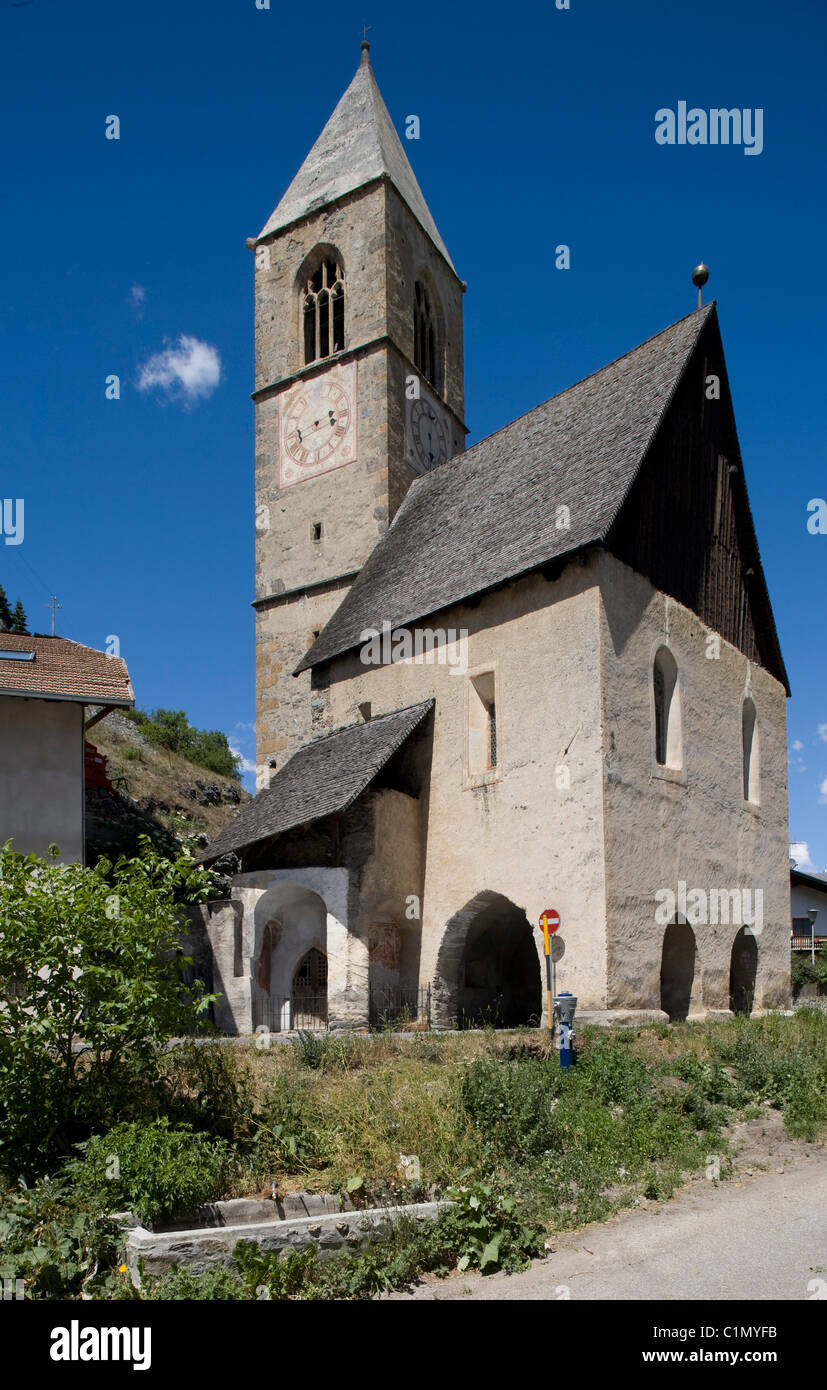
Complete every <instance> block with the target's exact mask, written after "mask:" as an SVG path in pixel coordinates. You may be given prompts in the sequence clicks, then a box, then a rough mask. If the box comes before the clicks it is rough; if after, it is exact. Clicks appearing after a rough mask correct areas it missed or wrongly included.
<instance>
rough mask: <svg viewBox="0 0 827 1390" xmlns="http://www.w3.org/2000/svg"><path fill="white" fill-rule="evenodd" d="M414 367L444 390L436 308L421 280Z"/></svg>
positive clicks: (416, 291)
mask: <svg viewBox="0 0 827 1390" xmlns="http://www.w3.org/2000/svg"><path fill="white" fill-rule="evenodd" d="M413 317H414V366H415V367H416V369H417V371H419V372H421V373H422V375H423V376H424V377H425V378H426V380H428V381H430V383H431V385H432V386H435V387H436V389H437V390H438V391H441V390H442V373H441V371H440V362H439V330H438V323H437V313H436V306H435V305H434V303H433V300H432V296H431V293H430V291H429V290H428V288H427V286H426V285H424V284H423V282H422V281H421V280H417V281H416V283H415V284H414V314H413Z"/></svg>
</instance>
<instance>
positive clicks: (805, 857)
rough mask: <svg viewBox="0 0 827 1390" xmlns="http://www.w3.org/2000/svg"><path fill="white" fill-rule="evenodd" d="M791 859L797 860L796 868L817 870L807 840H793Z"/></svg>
mask: <svg viewBox="0 0 827 1390" xmlns="http://www.w3.org/2000/svg"><path fill="white" fill-rule="evenodd" d="M790 858H791V859H794V860H795V862H796V867H797V868H799V869H815V864H814V863H813V861H812V859H811V858H810V850H809V846H808V844H807V841H806V840H793V841H792V842H791V844H790Z"/></svg>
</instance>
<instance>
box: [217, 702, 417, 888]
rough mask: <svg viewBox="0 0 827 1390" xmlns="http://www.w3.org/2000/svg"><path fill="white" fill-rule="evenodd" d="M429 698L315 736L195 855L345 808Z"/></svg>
mask: <svg viewBox="0 0 827 1390" xmlns="http://www.w3.org/2000/svg"><path fill="white" fill-rule="evenodd" d="M433 704H434V702H433V700H423V701H422V703H421V704H418V705H409V706H407V707H406V708H405V709H398V710H394V711H393V712H392V713H390V714H379V715H376V716H375V717H374V718H373V719H369V720H367V721H366V722H365V723H364V724H349V725H347V726H346V727H345V728H343V729H337V730H336V731H335V733H332V734H327V735H325V736H324V737H323V738H317V739H314V741H313V742H312V743H307V744H305V746H304V748H300V749H299V751H298V753H294V755H293V757H292V758H290V759H289V761H288V762H286V763H285V764H284V767H283V768H281V769H280V770H279V771H278V772H277V773H276V775H275V777H274V778H273V780H272V782H271V783H270V785H269V787H267V788H266V790H265V791H261V792H259V793H258V796H256V797H254V798H253V800H252V801H250V802H248V803H247V805H246V806H244V807H243V808H242V810H241V811H239V813H238V815H237V816H236V818H235V820H233V821H232V822H231V823H230V824H229V825H228V826H226V827H225V828H224V830H222V831H221V834H220V835H217V836H216V838H215V839H214V840H213V841H212V843H211V844H210V845H208V846H207V848H206V849H205V850H204V852H203V853H202V854H201V855H200V856H199V857H200V858H201V859H202V860H205V861H207V862H211V861H212V860H215V859H218V858H219V857H220V856H221V855H222V854H227V853H229V852H231V851H238V850H242V849H247V848H249V847H250V846H251V845H254V844H257V843H259V842H260V841H262V840H269V839H272V838H273V837H274V836H276V835H281V834H283V833H284V831H286V830H294V829H295V828H296V827H297V826H300V825H309V824H310V823H311V822H312V821H317V820H321V819H323V818H324V817H325V816H331V815H334V814H336V813H337V812H340V811H346V810H347V808H348V806H351V805H352V804H353V802H354V801H355V800H356V798H357V797H358V796H360V795H361V793H362V792H363V791H365V789H366V788H367V787H368V786H369V785H370V783H371V782H372V781H373V779H374V777H376V775H377V773H379V772H380V771H381V770H382V768H383V767H384V766H385V764H386V763H387V762H388V760H389V759H390V758H391V757H393V754H394V753H395V752H396V751H397V749H399V748H401V747H402V744H403V743H404V742H405V740H406V739H407V738H408V737H409V736H410V735H411V734H412V733H413V731H414V729H415V728H417V726H418V725H419V724H421V723H422V721H423V719H424V718H425V716H426V715H427V714H428V713H429V712H430V710H431V709H432V708H433Z"/></svg>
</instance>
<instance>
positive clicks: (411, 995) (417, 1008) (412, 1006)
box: [368, 985, 431, 1031]
mask: <svg viewBox="0 0 827 1390" xmlns="http://www.w3.org/2000/svg"><path fill="white" fill-rule="evenodd" d="M368 1021H369V1023H370V1026H371V1028H399V1029H401V1030H403V1031H404V1029H405V1028H414V1029H417V1028H430V1026H431V986H430V985H425V986H424V988H423V989H417V988H416V987H414V988H413V989H399V988H396V987H394V986H388V987H384V986H374V985H371V987H370V989H369V991H368Z"/></svg>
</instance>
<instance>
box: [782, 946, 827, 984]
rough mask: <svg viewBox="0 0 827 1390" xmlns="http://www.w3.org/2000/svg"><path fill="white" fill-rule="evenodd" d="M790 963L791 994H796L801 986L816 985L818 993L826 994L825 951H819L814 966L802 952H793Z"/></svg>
mask: <svg viewBox="0 0 827 1390" xmlns="http://www.w3.org/2000/svg"><path fill="white" fill-rule="evenodd" d="M791 955H792V959H791V962H790V980H791V982H792V989H793V994H794V995H795V994H798V993H799V992H800V990H801V987H802V985H810V984H812V985H818V989H819V993H820V994H823V993H827V951H820V952H819V953H818V955H817V956H816V959H815V964H813V962H812V961H811V960H810V957H809V956H808V955H806V954H805V953H804V952H803V951H793V952H792V953H791Z"/></svg>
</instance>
